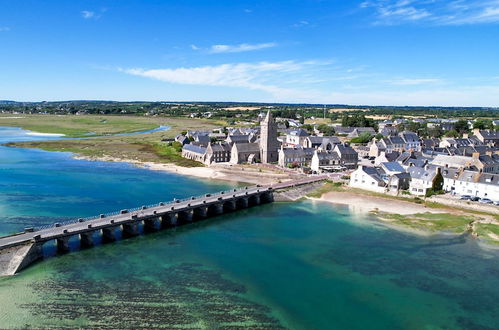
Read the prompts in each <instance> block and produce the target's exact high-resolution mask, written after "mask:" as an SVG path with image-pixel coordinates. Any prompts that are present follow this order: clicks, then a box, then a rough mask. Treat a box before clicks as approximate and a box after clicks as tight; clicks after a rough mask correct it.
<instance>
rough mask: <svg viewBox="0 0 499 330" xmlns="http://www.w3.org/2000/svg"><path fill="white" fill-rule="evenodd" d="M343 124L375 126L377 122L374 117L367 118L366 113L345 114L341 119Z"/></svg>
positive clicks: (346, 125)
mask: <svg viewBox="0 0 499 330" xmlns="http://www.w3.org/2000/svg"><path fill="white" fill-rule="evenodd" d="M341 126H343V127H374V128H376V126H377V125H376V122H375V121H374V120H373V119H372V118H366V116H364V115H358V114H357V115H353V116H348V115H347V116H343V118H342V119H341Z"/></svg>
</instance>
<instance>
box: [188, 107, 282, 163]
mask: <svg viewBox="0 0 499 330" xmlns="http://www.w3.org/2000/svg"><path fill="white" fill-rule="evenodd" d="M241 129H242V128H239V129H238V130H236V131H235V132H233V134H232V135H231V134H229V135H228V136H227V139H226V141H225V143H223V144H222V143H220V144H216V145H212V144H211V143H209V144H208V146H201V145H200V146H198V145H196V142H194V143H193V144H186V145H184V147H183V149H182V156H183V157H185V158H189V159H193V160H196V161H199V162H202V163H205V164H206V165H210V164H212V163H219V162H226V161H229V162H230V163H232V164H244V163H250V164H252V163H263V164H269V163H277V161H278V160H279V148H280V142H279V141H278V140H277V124H276V122H275V120H274V117H273V116H272V113H271V112H270V111H268V112H267V115H266V116H265V119H263V120H262V122H261V123H260V137H259V138H256V134H255V135H253V133H251V134H244V133H243V132H241Z"/></svg>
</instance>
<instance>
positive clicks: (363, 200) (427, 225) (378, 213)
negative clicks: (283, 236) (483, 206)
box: [305, 191, 499, 249]
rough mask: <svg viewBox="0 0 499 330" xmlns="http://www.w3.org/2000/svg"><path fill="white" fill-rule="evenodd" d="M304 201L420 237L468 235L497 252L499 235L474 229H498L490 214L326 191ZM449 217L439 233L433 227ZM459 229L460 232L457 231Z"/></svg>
mask: <svg viewBox="0 0 499 330" xmlns="http://www.w3.org/2000/svg"><path fill="white" fill-rule="evenodd" d="M305 198H307V199H309V200H313V201H320V202H326V203H330V204H333V205H342V206H346V207H348V209H349V211H350V212H351V213H352V214H355V213H362V214H365V215H366V214H371V215H373V216H375V217H376V219H377V220H378V221H379V222H380V223H381V224H383V225H384V226H386V227H388V228H391V229H394V230H398V231H403V232H409V233H412V234H416V235H419V236H432V235H449V236H454V237H457V236H460V235H466V234H469V236H470V237H471V238H473V239H474V240H476V242H477V243H478V244H479V245H480V246H483V247H484V248H485V247H488V248H492V249H499V235H497V234H495V233H494V232H492V231H488V232H485V233H484V232H483V231H481V230H480V229H477V226H487V225H489V226H490V225H494V226H497V227H498V228H499V221H498V220H497V219H496V218H495V217H494V216H493V215H484V214H476V213H473V211H472V210H470V211H464V210H459V209H453V208H452V207H450V206H446V207H445V208H434V207H428V206H426V205H424V204H416V203H413V202H409V201H400V200H394V199H390V198H385V197H381V196H379V197H378V196H370V195H367V194H362V193H359V192H353V191H329V192H326V193H323V194H322V196H321V197H319V198H317V197H309V196H306V197H305ZM449 217H450V218H451V219H452V220H453V222H455V223H453V225H454V226H453V227H449V228H447V229H444V230H442V229H440V228H438V226H435V224H437V223H438V222H439V221H448V219H449ZM398 218H399V219H398ZM446 219H447V220H446ZM463 219H465V220H467V221H466V222H468V223H464V224H463ZM411 221H412V222H411ZM432 227H433V228H432ZM458 228H459V229H460V230H459V231H458V230H456V229H458Z"/></svg>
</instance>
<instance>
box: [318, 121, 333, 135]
mask: <svg viewBox="0 0 499 330" xmlns="http://www.w3.org/2000/svg"><path fill="white" fill-rule="evenodd" d="M317 129H318V130H319V132H321V133H322V134H324V135H325V136H331V135H333V134H334V128H333V127H331V126H329V125H326V124H320V125H319V126H317Z"/></svg>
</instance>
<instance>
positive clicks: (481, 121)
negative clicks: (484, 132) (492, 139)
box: [473, 118, 494, 129]
mask: <svg viewBox="0 0 499 330" xmlns="http://www.w3.org/2000/svg"><path fill="white" fill-rule="evenodd" d="M473 128H478V129H493V128H494V124H493V123H492V120H490V119H485V118H478V119H477V120H475V122H474V123H473Z"/></svg>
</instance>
